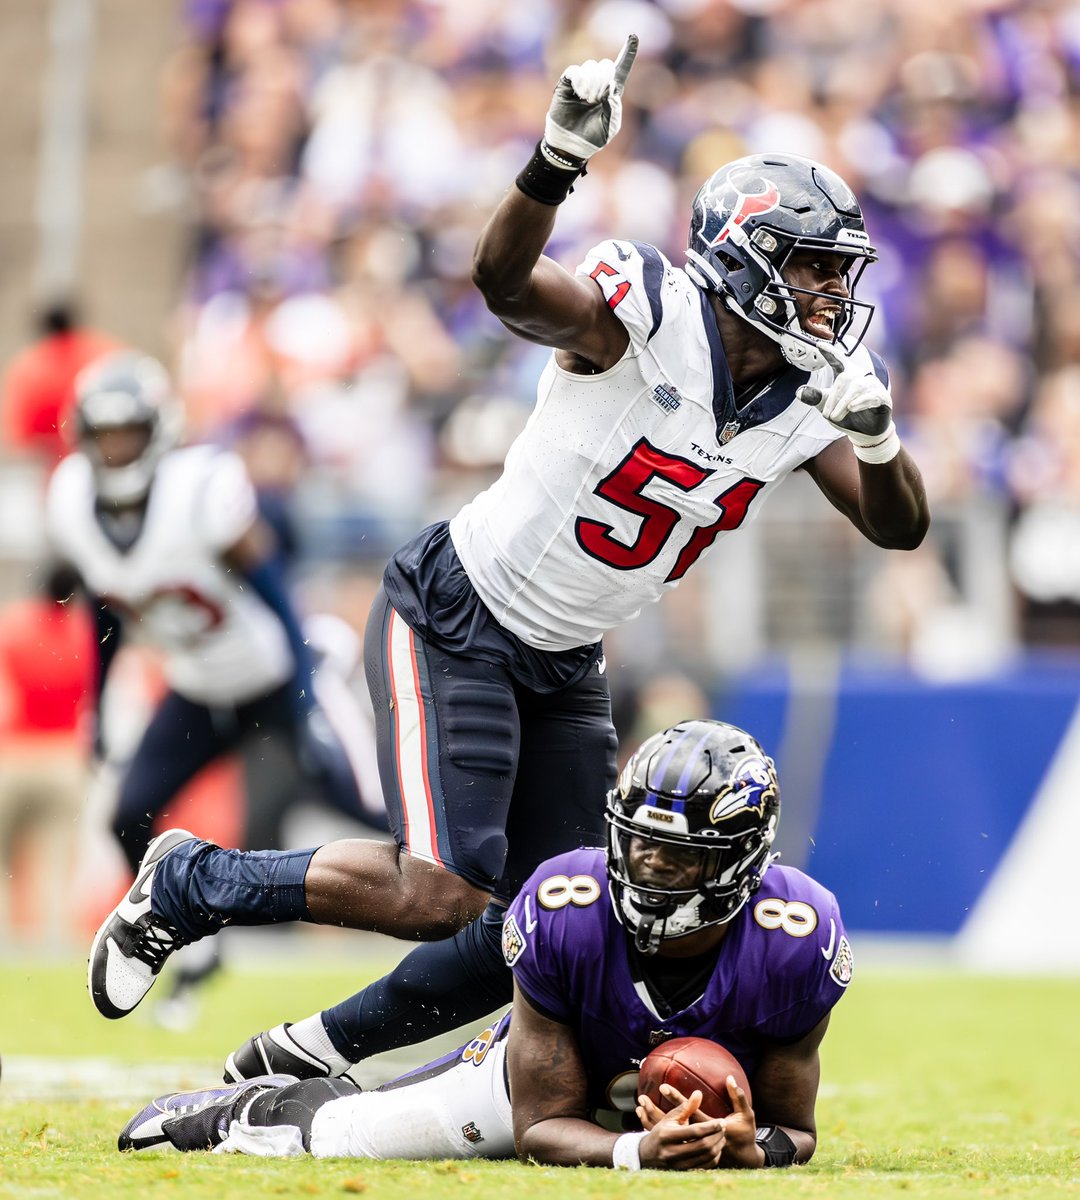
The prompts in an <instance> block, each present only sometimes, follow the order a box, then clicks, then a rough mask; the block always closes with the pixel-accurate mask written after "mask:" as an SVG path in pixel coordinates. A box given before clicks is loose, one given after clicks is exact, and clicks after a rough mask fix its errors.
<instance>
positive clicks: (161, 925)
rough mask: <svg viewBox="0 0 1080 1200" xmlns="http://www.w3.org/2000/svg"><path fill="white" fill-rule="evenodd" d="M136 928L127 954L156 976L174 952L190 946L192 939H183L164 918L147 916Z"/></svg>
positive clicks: (141, 919) (174, 927)
mask: <svg viewBox="0 0 1080 1200" xmlns="http://www.w3.org/2000/svg"><path fill="white" fill-rule="evenodd" d="M140 925H141V927H140ZM136 928H137V929H138V932H137V933H136V935H135V937H134V938H132V940H131V943H130V948H129V949H128V951H127V953H128V955H129V956H130V957H131V958H137V959H138V960H139V961H140V962H144V963H146V965H147V966H148V967H149V968H150V970H151V971H153V973H154V974H155V975H156V974H157V973H158V971H160V970H161V968H162V966H163V964H164V962H165V960H166V959H167V958H168V957H169V955H170V954H171V953H172V952H173V951H174V950H179V949H180V948H181V947H182V946H187V945H189V944H190V939H188V938H185V937H183V936H182V935H181V933H180V931H179V930H178V929H177V928H176V926H175V925H173V924H172V922H171V921H167V920H165V918H163V917H154V916H150V915H149V914H147V915H146V916H145V917H142V918H140V921H139V922H137V923H136Z"/></svg>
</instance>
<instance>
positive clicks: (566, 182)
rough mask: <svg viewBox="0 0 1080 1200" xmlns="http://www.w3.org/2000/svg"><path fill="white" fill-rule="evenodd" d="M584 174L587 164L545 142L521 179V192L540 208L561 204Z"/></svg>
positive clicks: (519, 187) (537, 148)
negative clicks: (534, 201)
mask: <svg viewBox="0 0 1080 1200" xmlns="http://www.w3.org/2000/svg"><path fill="white" fill-rule="evenodd" d="M584 174H585V160H584V159H583V158H577V157H575V156H574V155H573V154H567V153H566V152H565V151H564V150H557V149H555V147H554V146H552V145H551V144H550V143H549V142H548V141H547V140H546V139H543V138H542V139H541V140H540V141H539V142H537V143H536V149H535V151H533V156H532V158H530V159H529V161H528V163H527V164H526V165H525V169H524V170H523V171H522V172H521V174H520V175H518V177H517V179H516V181H515V182H516V183H517V186H518V189H519V190H520V191H522V192H524V193H525V195H526V196H528V197H529V198H530V199H532V200H538V201H539V202H540V203H541V204H550V205H552V206H554V205H556V204H562V202H563V201H564V200H565V199H566V197H567V196H568V195H569V194H570V193H571V192H572V191H573V190H574V184H575V183H576V182H577V180H578V178H579V177H580V176H582V175H584Z"/></svg>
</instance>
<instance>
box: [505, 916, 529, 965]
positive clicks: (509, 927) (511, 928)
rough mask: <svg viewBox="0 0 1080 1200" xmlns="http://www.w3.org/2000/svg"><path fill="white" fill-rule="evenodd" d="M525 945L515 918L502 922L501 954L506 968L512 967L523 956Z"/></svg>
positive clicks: (511, 917) (523, 936) (510, 917)
mask: <svg viewBox="0 0 1080 1200" xmlns="http://www.w3.org/2000/svg"><path fill="white" fill-rule="evenodd" d="M527 945H528V943H527V942H526V941H525V935H524V934H523V933H522V932H521V930H520V929H519V928H518V923H517V918H516V917H514V916H509V917H507V918H506V920H505V921H503V928H502V952H503V958H504V959H505V960H506V965H507V966H508V967H512V966H513V965H514V963H516V962H517V960H518V959H519V958H520V957H521V956H522V954H524V952H525V947H526V946H527Z"/></svg>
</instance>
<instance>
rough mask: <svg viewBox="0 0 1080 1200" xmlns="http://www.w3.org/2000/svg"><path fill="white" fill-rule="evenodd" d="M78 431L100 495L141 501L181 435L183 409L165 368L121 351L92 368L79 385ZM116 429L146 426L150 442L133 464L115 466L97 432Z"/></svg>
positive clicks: (113, 499) (124, 501)
mask: <svg viewBox="0 0 1080 1200" xmlns="http://www.w3.org/2000/svg"><path fill="white" fill-rule="evenodd" d="M76 393H77V394H76V405H75V429H76V437H77V439H78V443H79V448H80V449H81V450H82V452H83V453H84V454H85V455H86V457H87V459H88V460H89V462H90V466H91V469H92V470H93V475H94V487H95V490H96V492H97V495H98V499H99V500H101V501H104V502H105V503H107V504H110V505H115V506H123V505H127V504H136V503H138V502H139V501H141V500H142V499H144V498H145V496H146V495H147V493H148V492H149V490H150V485H151V483H152V482H153V478H154V472H155V471H156V469H157V465H158V462H159V461H160V460H161V458H162V456H163V455H164V454H165V453H166V452H167V451H169V450H171V449H172V448H173V447H174V446H175V445H176V444H177V443H178V441H179V439H180V429H181V424H182V422H181V416H180V410H179V407H178V405H177V403H176V401H175V400H174V399H173V396H172V392H171V389H170V387H169V381H168V377H167V376H166V374H165V371H164V368H163V367H162V366H161V365H160V364H159V363H158V362H156V361H155V360H154V359H152V358H148V357H146V356H144V355H138V354H131V353H120V354H115V355H111V356H109V358H107V359H105V360H103V361H102V362H99V363H95V364H93V365H92V366H90V367H88V368H87V369H86V370H85V371H84V372H83V374H82V375H81V376H80V377H79V380H78V383H77V387H76ZM116 429H144V430H145V431H146V441H145V445H144V446H143V448H142V449H141V451H140V452H139V453H138V454H137V455H136V456H135V457H134V458H132V459H131V460H130V461H129V462H125V463H123V464H120V465H112V464H111V463H109V462H108V461H107V460H106V459H105V457H104V456H103V455H102V453H101V449H100V446H99V445H98V436H99V435H100V434H102V433H106V432H108V431H111V430H116Z"/></svg>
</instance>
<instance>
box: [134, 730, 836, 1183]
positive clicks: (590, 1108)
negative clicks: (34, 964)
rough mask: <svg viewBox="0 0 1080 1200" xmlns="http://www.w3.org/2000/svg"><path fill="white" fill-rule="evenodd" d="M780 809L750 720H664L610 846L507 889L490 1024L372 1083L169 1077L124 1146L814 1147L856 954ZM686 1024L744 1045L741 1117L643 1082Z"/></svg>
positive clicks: (692, 1158)
mask: <svg viewBox="0 0 1080 1200" xmlns="http://www.w3.org/2000/svg"><path fill="white" fill-rule="evenodd" d="M779 818H780V790H779V783H778V780H777V778H776V773H775V769H774V767H773V763H772V760H771V759H770V758H768V757H766V755H765V753H764V751H763V750H762V748H761V747H760V746H759V745H758V743H757V742H756V741H755V740H754V739H753V738H752V737H750V736H749V735H748V734H747V733H744V732H743V731H742V730H741V729H736V728H735V727H734V726H732V725H725V724H722V723H720V722H718V721H686V722H683V723H681V724H679V725H677V726H675V727H673V728H671V729H667V730H665V731H664V732H662V733H659V734H655V735H654V736H652V737H651V738H649V739H647V740H646V741H645V743H644V744H643V745H642V746H641V747H640V748H639V749H638V750H637V752H636V753H635V754H634V756H633V757H632V758H631V760H630V761H629V762H628V764H627V766H626V767H625V769H624V771H623V773H622V775H621V777H620V780H619V783H618V785H617V787H616V788H615V790H614V791H612V793H611V794H610V796H609V797H608V807H607V829H608V839H607V856H606V863H605V856H604V853H603V851H601V850H597V849H581V850H576V851H572V852H571V853H569V854H563V855H561V856H559V857H558V858H554V859H551V860H549V861H548V862H545V863H542V864H541V865H540V867H539V868H538V869H537V871H536V872H535V874H534V875H533V876H532V878H531V879H530V880H529V881H528V883H527V884H526V885H525V887H524V889H523V890H522V892H521V893H520V895H519V896H518V897H517V899H516V900H515V901H514V903H513V905H512V906H511V908H510V911H509V914H508V916H507V919H506V922H505V925H504V933H503V950H504V953H505V957H506V961H507V963H508V964H509V966H510V968H511V969H512V971H513V974H514V1007H513V1010H512V1012H511V1013H510V1014H508V1015H507V1016H505V1017H503V1018H502V1019H501V1020H500V1021H499V1022H498V1023H497V1024H495V1025H494V1026H493V1027H492V1028H490V1029H488V1030H485V1031H484V1032H483V1033H482V1034H480V1035H479V1036H478V1037H477V1038H474V1039H473V1040H472V1041H471V1042H469V1043H468V1044H467V1045H466V1046H464V1047H463V1048H462V1049H461V1050H458V1051H456V1052H455V1053H454V1054H451V1055H448V1056H446V1058H444V1059H441V1060H439V1061H438V1062H435V1063H430V1064H428V1065H427V1066H425V1067H421V1068H419V1069H418V1070H416V1071H413V1072H410V1073H409V1074H408V1075H405V1076H402V1077H401V1078H399V1079H396V1080H394V1081H393V1082H391V1083H389V1084H386V1085H385V1086H384V1087H383V1088H381V1089H379V1090H378V1091H374V1092H365V1093H360V1092H359V1091H358V1089H357V1088H356V1087H355V1086H354V1085H353V1084H351V1083H350V1082H348V1081H347V1080H344V1079H307V1080H304V1081H302V1082H293V1081H292V1079H291V1077H290V1076H269V1077H263V1078H260V1079H253V1080H248V1081H246V1082H243V1083H235V1084H232V1085H231V1086H227V1087H217V1088H210V1089H206V1090H204V1091H202V1092H187V1093H177V1094H174V1095H172V1096H168V1097H162V1098H160V1099H159V1100H156V1101H155V1102H154V1103H152V1104H151V1105H148V1106H147V1107H146V1108H145V1109H143V1110H142V1112H140V1113H139V1114H137V1115H136V1116H135V1117H134V1118H133V1119H132V1120H131V1121H130V1122H129V1123H128V1125H127V1126H126V1128H125V1129H124V1131H123V1132H122V1133H121V1135H120V1140H119V1145H120V1148H121V1149H152V1148H154V1147H160V1148H164V1149H180V1150H206V1149H211V1148H213V1149H218V1150H222V1151H236V1152H240V1153H247V1154H255V1155H265V1156H270V1155H275V1156H276V1155H292V1154H301V1153H303V1152H305V1151H308V1152H310V1153H312V1154H314V1155H317V1156H319V1157H329V1156H347V1157H357V1158H473V1157H485V1158H502V1157H507V1156H509V1155H511V1154H513V1153H514V1152H515V1149H516V1152H517V1154H518V1155H519V1156H521V1157H522V1158H525V1159H535V1160H536V1161H537V1162H540V1163H551V1164H555V1165H562V1166H568V1165H577V1164H579V1163H584V1164H588V1165H591V1166H599V1167H609V1166H616V1167H628V1168H631V1169H633V1168H636V1167H664V1168H670V1169H686V1168H694V1167H704V1168H712V1167H762V1166H787V1165H790V1164H791V1163H794V1162H800V1163H801V1162H806V1161H808V1160H809V1158H810V1157H811V1156H812V1155H813V1153H814V1150H815V1148H816V1144H817V1135H816V1125H815V1117H814V1107H815V1101H816V1097H817V1089H818V1079H819V1059H818V1047H819V1045H820V1043H821V1040H822V1038H823V1036H824V1034H825V1030H826V1027H827V1025H828V1023H829V1015H830V1011H831V1009H832V1007H833V1005H834V1004H836V1002H837V1001H838V1000H839V999H840V997H841V996H842V995H843V993H844V989H845V988H846V987H847V985H848V983H849V982H850V980H851V975H852V965H853V964H852V956H851V949H850V946H849V945H848V942H847V938H846V936H845V934H844V927H843V924H842V922H841V919H840V913H839V910H838V907H837V903H836V899H835V897H833V895H832V894H831V893H830V892H828V891H826V890H825V888H823V887H821V885H820V884H818V883H816V882H815V881H814V880H812V879H810V878H809V877H808V876H806V875H804V874H803V873H802V872H801V871H798V870H796V869H794V868H790V867H782V866H776V865H770V864H772V862H773V859H774V858H775V857H776V855H775V854H774V853H773V852H772V849H771V847H772V844H773V839H774V838H775V836H776V828H777V823H778V821H779ZM687 1036H697V1037H703V1038H708V1039H711V1040H712V1041H716V1042H720V1043H722V1044H723V1045H725V1046H726V1047H727V1048H728V1049H729V1050H731V1052H732V1053H733V1054H734V1055H735V1057H736V1058H737V1059H738V1060H739V1062H740V1064H741V1065H742V1066H743V1068H744V1070H745V1071H746V1073H747V1077H748V1080H749V1082H750V1090H751V1094H752V1099H753V1108H751V1107H750V1099H749V1098H748V1097H747V1095H746V1093H745V1092H743V1091H742V1089H740V1088H738V1087H737V1086H735V1085H734V1080H732V1083H731V1084H729V1085H728V1092H729V1096H730V1097H731V1100H732V1109H733V1112H732V1115H731V1116H730V1117H728V1118H727V1119H725V1120H710V1119H706V1118H705V1116H704V1115H703V1114H702V1113H701V1112H699V1111H697V1110H696V1107H695V1104H694V1103H693V1102H692V1099H693V1098H691V1097H679V1096H678V1094H677V1093H676V1094H675V1096H674V1097H672V1098H674V1099H678V1100H680V1101H688V1103H685V1104H682V1105H681V1107H679V1108H678V1109H677V1111H675V1112H672V1113H669V1114H666V1115H661V1114H660V1112H659V1111H658V1110H657V1109H655V1108H654V1107H653V1106H652V1105H651V1104H650V1103H649V1102H648V1101H647V1100H640V1101H639V1099H638V1098H637V1068H638V1065H639V1064H640V1062H641V1060H642V1059H643V1058H644V1057H645V1056H646V1055H647V1054H648V1053H649V1051H650V1050H651V1049H652V1048H653V1047H654V1046H656V1045H658V1044H661V1043H662V1042H664V1041H666V1040H668V1039H669V1038H673V1037H687ZM507 1070H508V1072H509V1074H507ZM510 1097H513V1102H512V1104H511V1099H510ZM696 1099H700V1096H698V1097H696ZM635 1110H636V1111H635ZM635 1116H636V1117H637V1121H635V1120H634V1117H635ZM635 1130H641V1131H642V1132H634V1131H635ZM623 1131H629V1132H623ZM645 1131H648V1132H645Z"/></svg>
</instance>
